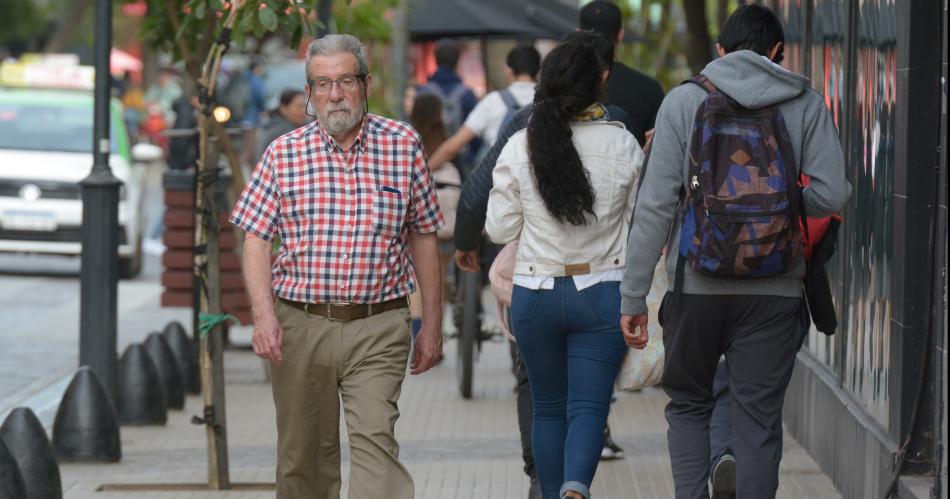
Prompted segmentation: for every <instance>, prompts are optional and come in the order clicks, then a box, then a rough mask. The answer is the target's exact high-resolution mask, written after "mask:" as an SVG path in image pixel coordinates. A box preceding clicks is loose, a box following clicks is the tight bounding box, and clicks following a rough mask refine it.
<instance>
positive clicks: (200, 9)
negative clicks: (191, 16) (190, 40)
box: [195, 2, 208, 20]
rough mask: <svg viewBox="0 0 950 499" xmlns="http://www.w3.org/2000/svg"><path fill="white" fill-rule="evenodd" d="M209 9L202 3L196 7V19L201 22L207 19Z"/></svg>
mask: <svg viewBox="0 0 950 499" xmlns="http://www.w3.org/2000/svg"><path fill="white" fill-rule="evenodd" d="M207 8H208V4H206V3H204V2H201V3H199V4H198V5H197V6H196V7H195V17H196V18H198V19H201V20H204V18H205V12H206V9H207Z"/></svg>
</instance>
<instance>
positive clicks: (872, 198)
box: [843, 0, 897, 427]
mask: <svg viewBox="0 0 950 499" xmlns="http://www.w3.org/2000/svg"><path fill="white" fill-rule="evenodd" d="M858 5H859V9H860V12H859V15H858V16H857V19H858V21H857V23H858V25H857V26H856V27H855V28H856V29H855V33H856V36H857V39H856V42H857V53H856V65H855V70H856V81H855V92H854V93H853V96H850V98H851V99H853V101H852V102H853V105H852V106H851V107H852V109H851V110H850V111H849V112H850V114H851V115H852V126H851V127H850V130H851V132H850V134H851V140H850V144H851V146H850V148H851V154H850V165H849V178H850V180H851V183H852V187H853V193H852V196H851V201H850V203H849V206H848V209H847V211H846V213H845V219H846V220H847V222H846V223H847V224H848V225H847V227H846V230H845V231H844V235H845V237H846V238H847V240H846V241H845V243H844V247H845V248H846V254H845V255H844V256H845V258H846V259H847V260H846V262H844V263H845V265H847V267H848V269H849V272H848V277H847V286H846V289H847V294H848V297H847V300H846V301H847V310H846V311H845V313H846V315H847V328H846V330H845V332H846V334H847V345H846V351H845V352H844V378H843V383H844V388H845V389H847V390H848V391H850V392H851V393H852V394H854V395H855V397H856V398H857V399H858V400H859V401H860V402H861V403H862V404H863V405H864V407H865V409H866V410H867V412H868V413H869V414H871V415H872V416H873V417H874V418H875V419H877V420H878V421H879V422H880V423H881V424H882V426H885V427H886V426H887V424H888V401H889V400H888V399H889V393H888V376H890V373H891V372H890V349H891V343H890V339H891V315H892V304H891V301H890V287H891V283H890V276H891V265H892V259H891V258H892V254H893V251H892V248H893V236H892V234H893V232H892V223H893V222H892V208H891V206H892V203H891V199H892V196H893V192H894V150H895V133H894V126H895V106H896V102H895V100H896V88H895V83H896V65H897V64H896V63H897V53H896V50H895V48H896V18H895V4H894V0H861V1H859V2H858Z"/></svg>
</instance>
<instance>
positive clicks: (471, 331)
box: [455, 272, 482, 399]
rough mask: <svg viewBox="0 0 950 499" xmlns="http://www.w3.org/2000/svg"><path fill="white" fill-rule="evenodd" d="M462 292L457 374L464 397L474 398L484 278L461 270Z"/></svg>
mask: <svg viewBox="0 0 950 499" xmlns="http://www.w3.org/2000/svg"><path fill="white" fill-rule="evenodd" d="M460 284H461V285H460V286H459V290H460V292H461V293H462V297H461V300H460V302H461V305H462V310H461V313H462V320H461V323H462V324H461V326H462V327H461V328H460V329H459V335H458V346H457V355H458V359H457V362H456V364H455V375H456V378H457V379H458V384H459V391H460V392H461V394H462V398H466V399H469V398H472V384H473V381H474V379H473V378H474V375H475V348H476V342H477V338H478V333H479V330H480V329H481V324H480V320H479V317H478V315H479V314H478V312H479V304H480V301H481V291H482V280H481V275H480V274H479V273H478V272H461V283H460Z"/></svg>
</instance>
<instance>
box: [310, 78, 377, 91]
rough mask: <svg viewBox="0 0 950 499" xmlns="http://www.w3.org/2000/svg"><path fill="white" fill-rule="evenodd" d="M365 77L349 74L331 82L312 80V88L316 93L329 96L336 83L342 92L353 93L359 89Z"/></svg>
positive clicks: (321, 79)
mask: <svg viewBox="0 0 950 499" xmlns="http://www.w3.org/2000/svg"><path fill="white" fill-rule="evenodd" d="M365 77H366V76H365V75H361V74H348V75H343V76H341V77H339V78H337V79H335V80H331V79H330V78H317V79H315V80H310V88H312V89H313V91H314V93H317V94H328V93H330V92H331V91H332V90H333V84H334V83H336V84H337V85H339V87H340V90H342V91H344V92H352V91H354V90H356V89H357V88H358V87H359V85H360V83H361V82H362V81H363V78H365Z"/></svg>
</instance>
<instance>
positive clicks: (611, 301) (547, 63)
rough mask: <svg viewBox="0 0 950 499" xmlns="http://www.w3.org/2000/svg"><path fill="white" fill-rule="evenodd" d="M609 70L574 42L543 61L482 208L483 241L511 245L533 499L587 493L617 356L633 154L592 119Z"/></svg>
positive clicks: (601, 112)
mask: <svg viewBox="0 0 950 499" xmlns="http://www.w3.org/2000/svg"><path fill="white" fill-rule="evenodd" d="M610 64H611V61H608V60H604V59H603V57H601V55H600V54H599V53H598V51H597V49H596V48H595V47H594V45H593V44H592V43H590V42H585V41H582V40H578V41H568V42H564V43H562V44H560V45H558V46H557V47H555V48H554V49H553V50H552V51H551V52H550V53H549V54H548V56H547V57H546V58H545V60H544V62H543V63H542V65H541V80H540V83H539V84H538V88H537V92H536V94H535V98H534V106H533V113H532V116H531V121H530V122H529V124H528V128H527V130H526V131H523V132H518V133H516V134H515V135H514V136H512V137H511V139H510V140H509V142H508V144H507V145H506V146H505V148H504V149H503V150H502V152H501V155H500V156H499V158H498V162H497V165H496V166H495V170H494V174H493V182H494V187H493V188H492V191H491V194H490V197H489V201H488V218H487V223H486V227H485V228H486V230H487V232H488V235H489V237H491V239H492V240H493V241H494V242H496V243H508V242H511V241H515V240H517V241H518V242H519V244H518V251H517V256H516V263H515V270H514V279H513V283H514V292H513V296H512V303H511V323H512V331H513V333H514V335H515V337H516V339H517V342H518V347H519V349H520V351H521V355H522V356H523V358H524V362H525V365H526V366H527V370H528V377H529V380H530V383H531V391H532V394H533V397H534V425H533V426H534V428H533V434H534V438H533V442H534V461H535V466H536V467H537V472H538V477H539V479H540V482H541V489H542V495H543V497H544V498H545V499H547V498H559V497H560V498H563V497H570V498H585V499H586V498H589V497H590V484H591V483H592V481H593V478H594V472H595V471H596V469H597V465H598V462H599V460H600V455H601V450H602V449H603V441H604V440H603V431H604V425H605V424H606V422H607V412H608V410H609V408H610V400H611V396H612V394H613V385H614V380H615V378H616V377H617V373H618V370H619V368H620V364H621V362H622V361H623V357H624V354H625V353H626V350H627V349H626V346H625V345H624V343H623V338H622V335H621V332H620V329H619V326H618V325H619V320H620V293H619V289H618V287H619V284H620V283H619V281H620V278H621V276H622V275H623V256H624V254H625V251H626V240H627V237H626V235H627V228H628V227H629V222H630V218H631V212H632V209H633V203H634V200H635V196H636V183H637V176H638V173H639V170H640V166H641V164H642V161H643V153H642V151H641V150H640V146H639V145H638V144H637V141H636V139H635V138H634V137H633V136H632V135H631V134H629V133H628V132H627V131H626V130H625V129H624V127H623V125H621V124H619V123H615V122H609V121H607V120H605V119H604V118H605V116H606V113H607V112H606V109H605V108H604V106H603V105H602V104H600V103H599V100H600V99H601V98H602V97H603V94H604V90H605V87H606V81H607V78H608V77H609V75H610Z"/></svg>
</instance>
